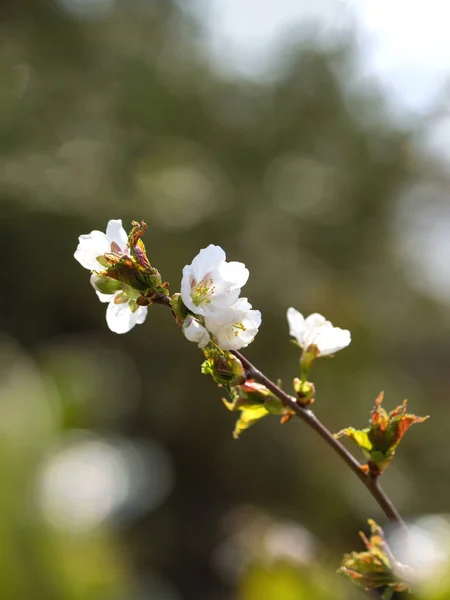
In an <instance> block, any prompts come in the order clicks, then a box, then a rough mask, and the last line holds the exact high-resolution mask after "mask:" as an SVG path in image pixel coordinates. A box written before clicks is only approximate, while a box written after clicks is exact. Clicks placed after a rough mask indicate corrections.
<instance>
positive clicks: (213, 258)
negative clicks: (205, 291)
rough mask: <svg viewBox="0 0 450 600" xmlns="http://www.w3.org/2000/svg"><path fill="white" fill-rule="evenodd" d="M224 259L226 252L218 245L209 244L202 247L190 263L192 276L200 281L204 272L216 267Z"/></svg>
mask: <svg viewBox="0 0 450 600" xmlns="http://www.w3.org/2000/svg"><path fill="white" fill-rule="evenodd" d="M225 259H226V254H225V252H224V250H223V249H222V248H221V247H220V246H215V245H214V244H210V245H209V246H207V247H206V248H202V249H201V250H200V252H199V253H198V254H197V256H196V257H195V258H194V260H193V261H192V264H191V267H192V270H193V274H194V277H195V278H196V280H197V281H200V280H201V279H203V277H204V276H205V275H206V273H209V272H210V271H212V270H213V269H215V268H217V266H218V265H219V264H220V263H221V262H223V261H225Z"/></svg>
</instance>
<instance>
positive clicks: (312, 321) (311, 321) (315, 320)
mask: <svg viewBox="0 0 450 600" xmlns="http://www.w3.org/2000/svg"><path fill="white" fill-rule="evenodd" d="M305 325H306V326H307V327H308V329H313V328H315V327H320V326H321V325H327V326H330V327H333V325H332V324H331V323H330V321H327V320H326V319H325V317H324V316H322V315H320V314H319V313H312V315H309V317H306V319H305Z"/></svg>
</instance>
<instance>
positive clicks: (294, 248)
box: [0, 0, 450, 600]
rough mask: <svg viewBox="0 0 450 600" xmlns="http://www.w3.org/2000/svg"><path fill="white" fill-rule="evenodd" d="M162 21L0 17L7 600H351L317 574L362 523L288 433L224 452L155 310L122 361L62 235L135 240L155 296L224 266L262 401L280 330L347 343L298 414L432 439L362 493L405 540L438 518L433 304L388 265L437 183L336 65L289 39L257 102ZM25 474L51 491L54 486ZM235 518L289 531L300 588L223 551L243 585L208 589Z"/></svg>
mask: <svg viewBox="0 0 450 600" xmlns="http://www.w3.org/2000/svg"><path fill="white" fill-rule="evenodd" d="M187 6H188V4H187V3H185V4H183V3H179V4H175V3H173V2H172V1H169V0H165V1H164V2H162V1H161V2H159V1H157V0H145V1H143V0H116V2H114V1H113V0H89V1H88V0H85V1H84V2H83V1H82V0H64V1H63V0H61V2H60V3H57V2H56V0H55V2H53V1H51V0H19V1H17V0H16V1H14V2H12V1H6V2H3V3H2V5H1V7H0V27H1V34H2V49H1V51H0V77H1V84H2V85H1V92H0V162H1V168H0V210H1V218H0V234H1V235H0V244H1V250H2V256H3V257H4V262H3V268H2V295H1V302H2V310H1V312H0V315H1V316H0V319H1V330H2V332H3V336H4V337H3V342H2V346H1V354H2V361H1V375H2V380H1V387H0V394H1V397H0V412H1V415H0V431H1V445H0V464H1V474H2V493H1V494H0V525H1V528H2V535H1V536H0V565H1V569H0V595H1V597H2V598H7V599H8V600H9V599H11V600H16V599H17V600H22V599H23V598H25V597H30V596H32V597H34V598H36V599H39V598H42V599H45V600H49V599H52V598H55V599H56V598H58V600H60V599H65V598H68V599H69V598H70V599H71V600H91V599H95V600H103V599H108V600H109V599H114V600H116V599H121V598H127V600H133V599H136V600H142V599H144V598H145V599H151V600H156V599H158V600H162V599H164V600H176V599H178V598H186V599H190V598H196V599H201V598H208V600H215V599H217V600H221V599H227V598H239V600H252V599H253V598H255V599H256V598H258V600H265V599H266V598H267V599H269V598H277V600H278V599H279V600H290V599H291V598H296V599H300V598H303V597H305V598H310V599H312V600H314V599H316V600H322V599H325V598H330V599H331V598H333V600H335V599H337V598H345V599H346V600H347V599H350V598H352V597H353V596H352V594H356V595H355V596H354V597H355V598H357V597H360V595H359V594H360V593H359V592H357V591H356V590H353V589H352V588H351V586H350V585H349V584H348V583H347V582H345V581H342V580H341V579H339V577H338V576H337V575H335V574H334V570H335V569H336V567H337V566H338V565H339V562H340V557H341V555H342V554H343V552H344V551H345V550H347V549H348V548H352V547H355V545H356V544H357V536H356V532H357V530H358V529H360V528H363V527H364V524H365V522H366V519H367V517H368V516H372V517H374V518H376V519H377V521H378V522H380V523H381V524H383V525H384V521H383V518H384V517H383V515H381V514H380V512H379V509H378V507H377V506H375V505H374V503H373V501H372V499H371V498H370V497H369V495H368V494H367V493H366V491H365V490H364V489H363V488H362V486H361V485H360V482H358V481H357V480H356V478H355V477H354V475H353V474H351V473H350V472H349V473H347V472H346V470H345V466H344V465H342V464H340V462H339V459H338V458H336V457H335V456H333V455H332V454H331V453H330V451H329V449H328V448H327V447H325V446H324V445H323V444H322V442H321V440H319V439H315V438H314V435H313V434H311V432H309V431H307V430H306V429H304V427H303V426H302V424H301V423H298V422H295V421H296V420H295V419H293V420H292V421H291V422H290V423H289V424H287V425H284V426H283V427H280V426H279V424H278V423H277V421H276V420H274V419H263V420H262V421H261V422H260V423H258V424H257V425H256V426H255V427H253V428H252V429H251V430H250V431H248V432H246V435H244V436H242V439H240V440H239V441H237V442H236V441H234V440H233V439H232V436H231V431H232V428H233V422H234V415H232V414H230V413H228V411H226V410H225V409H224V407H223V405H222V403H221V401H220V394H219V393H218V392H217V390H216V388H215V386H214V385H213V384H212V382H211V381H210V380H209V379H207V378H202V377H201V374H200V364H201V361H202V356H201V353H200V352H199V351H198V350H197V349H196V348H195V347H194V345H193V344H189V343H187V342H186V340H185V339H183V337H182V335H181V334H180V331H179V330H178V328H177V327H174V324H173V321H172V319H171V316H170V313H169V311H165V310H163V308H162V307H160V306H153V307H151V310H150V312H149V316H148V319H147V322H146V324H145V326H143V327H140V328H136V330H133V331H132V332H131V333H130V334H129V335H127V336H123V337H121V336H115V335H113V334H111V333H110V332H108V331H107V328H106V323H105V321H104V306H102V305H100V303H98V301H97V299H96V297H95V294H94V292H93V290H92V288H91V286H90V285H89V280H88V277H87V274H86V272H84V271H83V270H82V269H81V268H80V267H79V265H78V264H76V263H75V261H74V260H73V258H72V255H73V252H74V250H75V247H76V243H77V237H78V235H79V234H81V233H87V232H89V231H91V230H92V229H103V227H104V225H105V224H106V222H107V220H108V219H110V218H122V219H123V220H124V225H125V227H126V228H129V225H130V223H131V220H132V219H138V220H140V219H145V221H146V222H147V223H148V224H149V229H148V231H147V233H146V236H145V244H146V248H147V252H148V256H149V259H150V261H151V263H152V265H155V266H156V267H157V268H158V269H159V271H160V272H161V275H162V277H163V278H164V280H167V281H169V282H170V283H171V291H172V292H174V291H176V290H177V286H178V282H179V281H180V278H181V269H182V267H183V266H184V265H185V264H186V263H189V262H190V261H191V259H192V258H193V257H194V256H195V254H196V253H197V252H198V250H199V249H200V248H202V247H204V246H206V245H207V244H209V243H216V244H220V245H221V246H223V247H224V248H225V249H226V251H227V254H228V257H229V259H230V260H241V261H243V262H245V263H246V265H247V266H248V267H249V269H250V273H251V277H250V281H249V283H248V285H247V286H246V295H248V296H249V298H250V299H251V301H252V303H253V305H254V306H255V307H256V308H258V309H260V310H261V311H262V313H263V326H262V328H261V331H260V333H259V335H258V338H257V340H256V342H255V344H254V345H253V346H252V347H251V348H249V350H248V355H249V358H251V360H252V361H253V362H254V363H255V364H257V365H258V367H260V368H261V369H263V370H264V371H266V372H267V374H268V375H269V376H271V377H273V378H276V377H281V378H282V379H283V380H284V381H291V380H292V377H294V376H295V375H298V373H297V372H296V371H297V369H298V362H297V361H298V353H297V351H296V350H295V349H293V348H292V345H291V344H290V342H289V337H288V329H287V324H286V320H285V312H286V309H287V307H288V306H295V307H296V308H297V309H298V310H301V311H302V312H303V313H306V314H308V313H310V312H313V311H317V312H321V313H323V314H325V315H326V316H327V318H329V319H330V320H332V322H333V323H335V324H336V325H337V326H340V327H345V328H349V329H350V330H351V331H352V336H353V342H352V345H351V346H350V347H349V348H348V349H347V350H345V352H342V353H340V355H339V356H338V357H336V359H334V360H329V361H325V360H324V361H321V364H320V365H317V366H316V368H315V370H314V383H315V385H316V403H315V405H314V407H315V410H316V411H317V413H318V415H319V416H320V417H321V418H322V419H323V420H324V421H325V422H326V424H327V425H328V427H329V428H330V429H331V430H332V431H338V430H340V429H341V428H343V427H345V426H347V425H349V424H350V423H357V422H361V420H364V419H366V418H367V415H368V414H369V411H370V408H371V405H372V401H373V398H374V397H375V396H376V394H378V392H379V390H380V389H385V390H386V391H387V392H388V393H389V396H390V397H405V396H407V397H408V398H409V401H410V407H411V410H412V411H413V412H414V413H417V414H430V415H431V416H432V419H430V422H429V424H427V427H424V428H421V429H420V430H419V428H418V429H417V430H416V431H414V432H413V434H411V435H410V436H409V437H407V438H406V439H405V440H404V441H403V443H402V446H401V448H400V449H399V451H398V452H397V454H396V457H395V461H394V463H393V464H392V466H391V468H390V469H389V470H388V472H387V473H386V474H385V475H384V477H383V485H384V486H385V488H386V489H387V491H388V493H389V495H390V496H391V497H392V499H393V501H394V502H395V503H396V505H397V507H398V508H399V510H400V512H401V513H402V514H403V516H404V517H405V518H408V517H410V516H414V515H417V514H423V513H441V512H445V511H446V510H448V504H449V499H450V478H448V477H445V476H444V474H445V473H447V472H448V469H449V458H448V457H449V454H448V452H447V447H446V438H447V428H448V425H447V423H446V421H445V419H444V418H440V415H443V414H444V412H443V411H446V397H447V394H446V391H447V389H448V384H449V377H450V375H449V369H448V368H447V358H446V357H447V356H448V354H449V353H450V338H449V335H448V323H449V319H448V316H447V315H448V305H445V306H444V305H442V304H439V303H438V302H437V301H436V300H435V299H433V298H432V297H431V296H429V295H427V294H425V293H424V292H423V293H422V292H419V291H418V288H417V287H412V286H411V281H412V280H413V277H411V272H412V271H411V272H410V271H408V269H413V265H408V264H405V261H404V260H402V257H401V254H400V248H401V244H402V240H403V237H402V236H403V235H407V233H408V231H407V230H406V227H405V226H404V224H403V222H401V221H399V220H398V214H399V213H398V207H399V203H400V199H402V198H403V197H404V195H405V194H406V193H407V192H408V191H409V190H414V189H415V186H419V185H421V184H422V183H423V178H424V177H426V180H427V181H428V182H429V181H430V179H431V180H433V177H435V176H436V177H438V175H436V173H437V172H438V168H437V167H436V166H435V165H433V166H432V167H430V168H429V164H430V163H429V162H427V161H429V158H427V157H424V154H423V152H422V151H421V152H418V150H417V148H418V146H417V140H418V139H420V135H421V133H422V132H421V130H420V129H421V128H420V124H418V125H415V128H414V130H411V131H406V130H405V129H404V128H401V127H399V126H398V125H397V124H395V123H394V122H393V121H392V119H391V118H390V117H389V111H388V109H387V102H388V98H384V97H383V95H382V93H381V92H380V91H379V90H378V89H376V87H375V85H373V84H369V83H368V82H367V81H364V80H361V79H358V77H357V76H356V66H355V62H356V61H355V50H354V48H353V45H352V41H351V40H349V41H348V42H347V44H346V45H336V46H335V47H334V48H329V49H328V50H326V51H324V50H323V49H321V48H320V47H319V46H318V44H317V43H316V42H315V40H314V38H311V37H308V36H307V35H305V36H304V37H301V36H299V40H298V45H297V46H296V47H290V48H288V49H286V52H285V53H284V54H283V55H282V56H281V57H280V64H279V67H278V70H277V77H276V78H274V79H273V80H267V81H254V80H246V79H244V78H236V80H232V79H225V78H224V77H222V76H221V75H220V74H219V73H218V72H217V69H216V68H215V66H214V65H213V64H212V63H211V61H210V60H209V58H208V50H207V45H206V44H205V34H204V31H203V29H202V27H201V26H200V25H199V24H198V23H196V22H195V20H194V18H193V17H192V16H191V14H190V13H189V12H188V11H187ZM427 165H428V167H427ZM424 173H425V175H424ZM422 287H424V286H422ZM74 436H75V437H74ZM85 436H88V439H90V440H91V442H92V444H93V445H92V444H91V445H89V444H88V445H87V446H86V445H85V444H86V443H87V442H86V440H85ZM89 436H91V437H92V436H94V437H93V438H92V439H91V437H89ZM149 443H150V444H152V445H151V447H148V444H149ZM67 444H69V446H70V445H71V444H73V446H70V447H71V448H72V451H73V452H74V454H73V453H72V454H71V453H69V454H65V452H66V450H67ZM127 444H128V445H127ZM130 444H131V446H130ZM136 444H137V446H136ZM77 448H81V449H83V451H82V452H81V455H80V454H79V452H78V450H77V451H75V450H76V449H77ZM114 449H116V454H117V455H116V454H114V452H115V451H114ZM77 452H78V454H77ZM92 452H94V454H92ZM52 453H54V455H53V454H52ZM83 453H84V454H83ZM50 455H52V456H53V460H58V457H60V458H61V457H62V458H64V459H65V460H68V461H69V462H68V463H67V464H68V467H67V468H65V467H64V466H63V467H62V468H59V467H58V468H56V467H55V469H56V471H53V470H52V466H54V463H53V462H52V459H51V456H50ZM80 456H81V458H80ZM83 456H84V458H83ZM86 456H87V458H86ZM93 456H95V457H97V458H96V459H95V460H97V463H98V464H97V463H96V462H95V461H94V458H92V457H93ZM55 457H56V458H55ZM89 457H91V458H89ZM126 457H128V458H126ZM130 457H131V458H130ZM133 457H134V458H133ZM125 458H126V460H127V461H128V460H129V462H126V461H125V462H124V463H123V464H122V462H121V461H124V460H125ZM61 460H62V459H61ZM49 461H50V462H49ZM80 461H81V463H80ZM92 461H94V462H92ZM105 461H106V462H105ZM108 461H112V462H108ZM114 461H116V462H114ZM139 461H141V462H142V464H141V462H139ZM62 464H63V465H64V464H65V463H64V462H63V463H62ZM80 464H81V467H80ZM95 465H97V467H96V466H95ZM102 465H110V466H109V467H107V466H105V467H104V466H102ZM111 465H112V466H111ZM114 465H116V466H114ZM120 465H122V466H120ZM124 465H125V466H124ZM130 465H131V466H130ZM142 465H144V466H142ZM79 467H80V468H79ZM119 467H120V468H119ZM131 467H133V468H131ZM86 469H87V470H86ZM133 469H136V471H134V470H133ZM116 471H117V473H119V474H120V478H119V480H118V481H116V479H114V477H112V476H111V477H109V476H110V475H111V473H115V472H116ZM54 472H55V473H56V475H53V473H54ZM75 472H76V476H75ZM49 473H50V475H49ZM124 473H125V474H128V479H129V481H128V479H127V478H126V477H125V475H124ZM124 477H125V479H124ZM133 478H134V479H133ZM171 478H172V479H173V480H174V481H173V482H172V479H171ZM147 479H148V485H147V487H145V486H144V487H142V486H141V487H139V485H138V483H140V482H142V481H144V480H145V481H147ZM42 482H44V483H45V485H44V484H43V483H42ZM124 482H125V483H124ZM127 482H128V483H127ZM125 484H126V485H125ZM133 485H134V486H135V487H136V485H137V486H138V489H134V488H133ZM43 486H44V487H43ZM126 486H128V488H129V493H128V496H127V495H126V494H125V493H124V492H123V490H124V489H125V487H126ZM128 488H127V489H128ZM117 490H118V491H119V492H120V494H119V495H118V496H117V493H118V492H117ZM130 490H131V491H132V492H133V493H131V491H130ZM133 490H134V491H133ZM84 494H86V496H84ZM92 494H93V495H92ZM114 494H116V496H117V498H116V496H114ZM121 494H122V495H121ZM122 496H123V497H122ZM113 497H114V498H115V500H114V502H113V500H112V498H113ZM94 500H95V501H94ZM242 506H254V507H256V509H257V510H258V511H261V513H262V514H264V515H270V518H271V519H274V520H275V521H276V520H281V521H283V520H285V519H289V522H290V523H291V524H293V525H292V527H294V525H295V524H297V525H298V524H301V525H302V526H303V527H304V528H306V529H307V530H309V531H310V532H311V533H312V535H314V536H316V538H317V539H320V540H322V541H323V542H324V543H325V544H326V550H325V549H323V548H322V549H320V550H319V554H318V556H319V560H316V558H314V556H315V555H311V556H309V557H308V558H307V559H304V562H303V563H302V564H303V567H300V566H299V565H298V564H294V565H292V562H290V561H289V560H287V561H286V560H284V559H281V560H280V561H275V563H274V564H271V565H269V566H267V564H266V563H265V562H264V560H262V559H261V560H260V559H258V557H257V556H255V557H253V559H252V556H253V555H252V552H251V549H250V548H249V547H247V546H244V548H245V554H246V555H247V559H248V560H247V561H245V564H246V565H247V567H246V569H244V570H243V571H242V570H241V571H239V572H238V574H236V573H235V572H234V571H233V573H234V574H233V573H231V572H230V568H229V567H230V565H229V563H230V561H231V559H232V558H233V556H234V555H233V553H231V555H232V556H231V558H230V556H229V555H225V558H224V557H223V556H222V555H220V548H221V547H222V545H223V544H224V543H225V540H226V539H227V537H228V536H229V535H230V531H229V527H230V525H229V523H228V520H227V515H229V514H231V512H232V511H234V510H236V509H238V508H239V507H242ZM93 507H95V511H96V512H95V511H94V512H93V510H94V508H93ZM43 509H45V510H43ZM58 515H59V517H58V518H56V517H57V516H58ZM245 515H246V513H245V511H244V517H243V518H242V519H241V520H239V519H238V521H239V523H238V524H236V523H234V524H233V528H234V529H233V532H234V533H233V535H240V534H239V533H238V532H237V533H236V531H237V530H236V528H237V529H238V530H239V531H241V534H242V535H244V534H243V533H242V531H245V530H246V527H248V523H249V521H251V519H250V517H249V516H248V515H247V516H245ZM58 519H59V520H58ZM227 523H228V524H227ZM292 527H291V529H292ZM257 545H258V544H257ZM300 546H302V544H301V543H300ZM275 554H276V553H275ZM219 555H220V556H222V559H221V560H219V559H217V560H215V558H214V557H217V556H219ZM231 562H232V561H231ZM243 564H244V563H243ZM227 565H228V566H227ZM443 585H444V584H443ZM445 585H446V584H445ZM445 593H447V592H442V594H444V595H442V596H441V597H442V598H444V597H445ZM448 593H450V592H448ZM433 597H436V598H437V597H438V596H433Z"/></svg>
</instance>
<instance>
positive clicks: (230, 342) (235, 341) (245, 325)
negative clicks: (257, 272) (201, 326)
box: [205, 298, 262, 350]
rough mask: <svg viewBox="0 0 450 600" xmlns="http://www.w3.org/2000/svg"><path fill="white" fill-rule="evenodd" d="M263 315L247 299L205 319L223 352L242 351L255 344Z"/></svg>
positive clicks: (207, 326)
mask: <svg viewBox="0 0 450 600" xmlns="http://www.w3.org/2000/svg"><path fill="white" fill-rule="evenodd" d="M261 320H262V317H261V313H260V311H259V310H253V309H252V305H251V304H250V303H249V301H248V300H247V298H239V300H238V301H237V302H236V304H235V305H234V306H232V307H231V308H229V309H227V310H224V311H222V312H217V313H216V314H214V315H212V316H210V317H205V325H206V328H207V329H208V331H209V332H211V333H212V335H213V336H214V339H215V341H216V342H217V345H218V346H219V348H221V349H222V350H240V349H241V348H246V347H247V346H248V345H249V344H251V343H252V342H253V339H254V337H255V336H256V334H257V333H258V329H259V327H260V325H261Z"/></svg>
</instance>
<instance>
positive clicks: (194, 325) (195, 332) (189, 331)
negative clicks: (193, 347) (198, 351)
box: [183, 315, 211, 348]
mask: <svg viewBox="0 0 450 600" xmlns="http://www.w3.org/2000/svg"><path fill="white" fill-rule="evenodd" d="M183 333H184V335H185V336H186V338H187V339H188V340H189V341H190V342H195V343H196V344H198V347H199V348H204V347H205V346H207V345H208V344H209V342H210V339H211V338H210V335H209V333H208V330H207V329H206V327H204V326H203V325H202V324H201V323H200V322H199V321H198V320H197V319H196V318H195V317H193V316H192V315H188V316H187V317H186V319H185V320H184V323H183Z"/></svg>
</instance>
